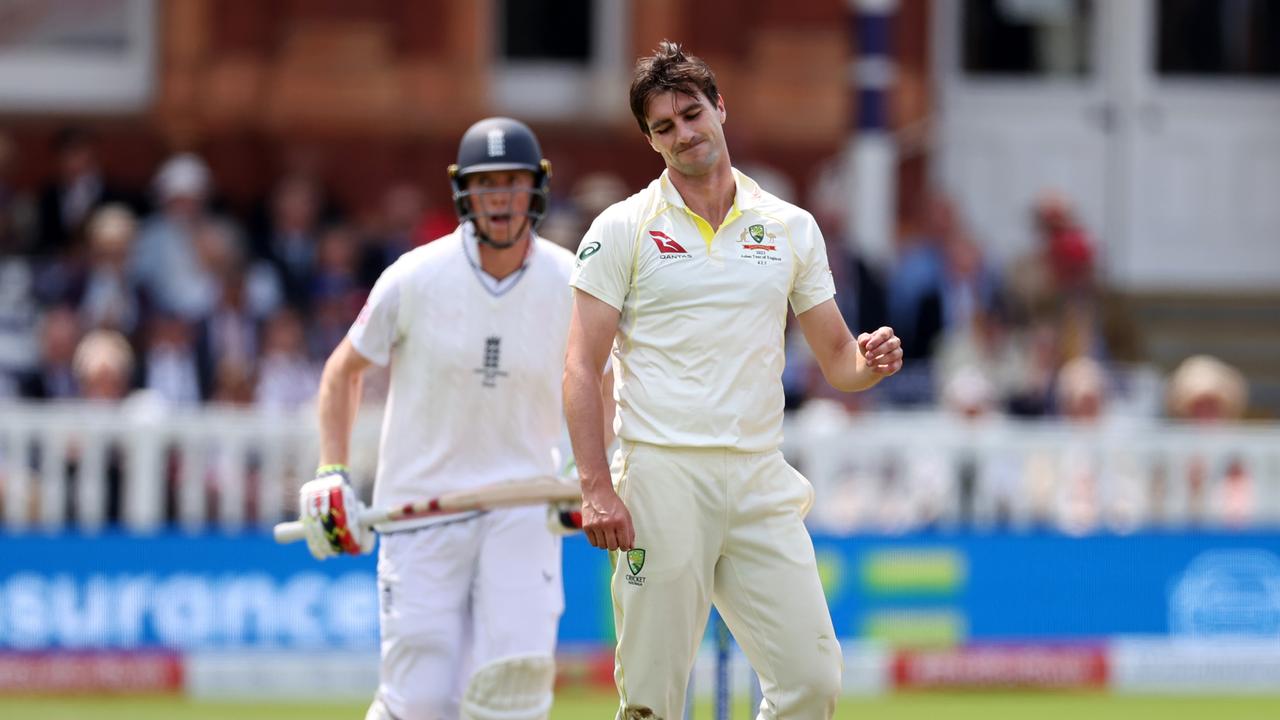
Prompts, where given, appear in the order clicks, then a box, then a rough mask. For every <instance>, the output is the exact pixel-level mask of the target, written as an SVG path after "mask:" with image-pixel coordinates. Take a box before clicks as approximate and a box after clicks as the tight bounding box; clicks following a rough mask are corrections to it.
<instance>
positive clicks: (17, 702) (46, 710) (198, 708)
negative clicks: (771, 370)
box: [0, 691, 1280, 720]
mask: <svg viewBox="0 0 1280 720" xmlns="http://www.w3.org/2000/svg"><path fill="white" fill-rule="evenodd" d="M614 703H615V700H614V698H613V696H612V695H609V694H607V693H601V692H582V691H566V692H563V693H561V694H560V696H559V697H558V699H557V703H556V707H555V709H554V710H552V712H551V717H552V719H553V720H609V718H612V717H613V711H614V707H615V704H614ZM364 710H365V706H364V705H363V704H360V703H354V704H315V705H300V704H273V703H259V702H254V703H234V702H224V703H214V702H198V703H197V702H191V701H187V700H182V699H179V698H167V697H156V698H151V697H147V698H136V697H127V698H107V697H89V698H70V699H67V698H62V699H55V698H12V697H0V717H3V718H14V719H15V720H18V719H21V720H162V719H163V720H171V719H172V720H222V719H224V718H225V719H226V720H295V719H296V720H361V718H363V717H364ZM734 711H735V712H736V713H737V714H736V716H735V718H737V720H741V719H742V718H745V717H746V702H745V700H739V701H738V702H736V703H735V704H734ZM696 717H697V718H699V719H709V718H710V717H711V713H710V708H709V707H707V706H706V705H703V706H701V707H699V709H698V714H697V716H696ZM836 717H837V718H866V719H867V720H1024V719H1025V718H1033V719H1034V720H1141V719H1142V718H1158V719H1159V720H1199V719H1200V718H1205V719H1207V720H1276V719H1277V718H1280V694H1278V695H1276V696H1274V697H1113V696H1109V695H1092V694H1079V695H1077V694H1031V693H1007V694H995V693H964V694H917V695H905V696H904V695H898V696H893V697H887V698H869V699H857V700H845V701H843V702H841V703H840V709H839V711H838V712H837V713H836Z"/></svg>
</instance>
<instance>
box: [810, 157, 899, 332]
mask: <svg viewBox="0 0 1280 720" xmlns="http://www.w3.org/2000/svg"><path fill="white" fill-rule="evenodd" d="M841 167H842V163H840V162H839V160H838V159H837V160H832V161H828V162H827V163H825V164H823V166H822V167H821V168H820V169H819V171H818V173H817V175H816V176H815V178H814V182H813V191H812V192H811V193H810V198H809V204H808V206H807V207H809V209H810V210H811V211H812V212H813V216H814V219H815V220H817V222H818V227H819V228H821V230H822V234H823V235H824V236H825V238H826V241H827V260H828V263H829V264H830V267H831V275H832V279H833V280H834V281H835V285H836V305H837V306H838V307H839V308H840V314H841V315H843V316H844V319H845V322H846V323H848V325H849V329H851V330H853V332H854V334H855V335H856V334H857V333H861V332H871V331H872V330H875V329H876V328H879V327H880V326H882V325H888V324H889V309H888V305H887V301H886V296H885V286H884V279H883V277H882V276H881V273H880V272H879V270H878V269H877V268H875V267H874V266H873V265H872V263H870V262H868V261H867V259H866V258H865V257H864V256H863V254H862V253H861V252H860V251H859V250H858V247H859V245H858V243H857V242H856V238H851V237H849V233H850V229H849V228H848V227H847V225H848V220H847V213H846V211H845V208H846V207H847V206H848V204H849V202H851V199H850V197H849V195H848V191H847V189H846V187H847V186H846V183H845V182H844V181H843V178H842V175H841V173H840V170H841ZM896 330H897V328H895V331H896ZM904 352H905V350H904Z"/></svg>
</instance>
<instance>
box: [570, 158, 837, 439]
mask: <svg viewBox="0 0 1280 720" xmlns="http://www.w3.org/2000/svg"><path fill="white" fill-rule="evenodd" d="M733 174H734V179H735V181H736V182H737V193H736V195H735V200H734V205H733V208H732V209H731V210H730V211H729V214H728V216H727V217H725V219H724V224H723V225H721V227H720V228H719V229H718V230H716V229H713V228H712V227H711V226H710V225H709V224H708V223H707V221H706V220H704V219H702V218H699V217H697V216H696V215H695V214H694V213H693V212H692V211H690V210H689V209H688V208H687V207H686V206H685V203H684V200H683V199H682V198H681V197H680V193H679V192H677V191H676V189H675V186H674V185H672V184H671V181H670V180H669V179H668V177H667V173H666V172H663V174H662V175H661V176H660V177H659V178H658V179H657V180H655V181H653V182H652V183H650V185H649V187H648V188H646V189H645V190H642V191H641V192H639V193H637V194H635V195H633V196H631V197H630V198H628V199H626V200H624V201H622V202H620V203H617V204H615V205H613V206H612V207H610V208H609V209H607V210H605V211H604V212H603V213H601V214H600V216H599V217H597V218H596V220H595V222H594V223H592V225H591V229H590V230H588V231H587V234H586V236H585V237H584V238H583V240H582V245H581V247H579V248H578V261H577V267H576V268H575V270H574V272H573V276H572V279H571V280H570V283H571V284H572V285H573V286H574V287H575V288H577V289H579V290H581V291H583V292H586V293H589V294H590V295H593V296H595V297H596V298H599V299H600V300H602V301H604V302H606V303H608V304H609V305H611V306H613V307H615V308H617V309H618V310H619V311H621V313H622V315H621V318H620V322H619V327H618V336H617V338H616V339H615V340H614V347H613V355H614V377H615V390H614V392H615V395H616V397H617V400H618V414H617V417H616V418H615V420H614V425H615V429H616V430H617V432H618V437H620V438H622V439H623V440H629V441H633V442H643V443H650V444H654V445H663V446H668V447H726V448H733V449H736V450H742V451H746V452H762V451H767V450H772V449H775V448H777V447H778V445H779V444H780V443H781V442H782V406H783V397H782V379H781V377H782V367H783V357H784V355H783V332H784V329H785V325H786V320H787V303H788V302H790V303H791V307H792V309H793V310H795V312H796V313H797V314H799V313H802V312H804V311H806V310H808V309H810V308H812V307H813V306H815V305H817V304H819V303H821V302H824V301H825V300H827V299H829V298H831V297H832V296H834V295H835V285H834V283H833V282H832V279H831V272H830V269H829V268H828V267H827V252H826V245H825V243H824V242H823V240H822V234H821V232H820V231H819V230H818V225H817V223H816V222H814V220H813V216H811V215H810V214H809V213H807V212H805V211H804V210H802V209H800V208H798V207H796V206H794V205H792V204H790V203H787V202H784V201H782V200H779V199H778V198H776V197H774V196H772V195H770V194H768V193H766V192H764V191H763V190H761V189H760V187H759V186H758V185H756V183H755V181H753V180H751V179H750V178H748V177H747V176H746V175H743V174H742V173H740V172H738V171H737V170H734V171H733Z"/></svg>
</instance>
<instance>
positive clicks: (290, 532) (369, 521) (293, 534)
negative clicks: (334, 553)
mask: <svg viewBox="0 0 1280 720" xmlns="http://www.w3.org/2000/svg"><path fill="white" fill-rule="evenodd" d="M385 520H387V512H386V511H385V510H365V511H364V512H362V513H360V520H359V522H360V525H361V527H373V525H374V524H375V523H380V522H383V521H385ZM579 525H581V523H579ZM271 534H272V535H274V536H275V539H276V542H278V543H280V544H281V545H286V544H288V543H291V542H297V541H299V540H301V539H303V538H305V537H306V536H307V531H306V530H304V529H303V528H302V521H301V520H293V521H291V522H282V523H276V526H275V527H274V528H273V529H272V530H271Z"/></svg>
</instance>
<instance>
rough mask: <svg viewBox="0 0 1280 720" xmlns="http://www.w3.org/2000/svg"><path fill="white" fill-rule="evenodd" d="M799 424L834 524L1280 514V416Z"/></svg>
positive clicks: (1270, 519)
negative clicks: (1258, 419)
mask: <svg viewBox="0 0 1280 720" xmlns="http://www.w3.org/2000/svg"><path fill="white" fill-rule="evenodd" d="M786 435H787V440H786V442H785V444H784V447H783V449H784V451H785V452H786V454H787V457H788V459H789V460H790V461H791V462H793V463H794V464H796V465H797V467H798V468H799V469H800V470H801V472H803V473H804V474H805V476H806V477H807V478H809V480H810V481H811V482H812V483H813V484H814V487H815V490H816V497H817V500H816V503H815V506H814V508H813V510H812V511H811V513H810V516H809V522H810V524H811V525H812V526H814V527H817V528H822V529H827V530H832V531H855V530H868V531H876V532H886V531H887V532H904V531H910V530H917V529H928V528H934V529H947V528H953V527H958V526H970V527H976V528H979V529H983V528H989V529H995V528H1001V527H1004V528H1012V529H1024V530H1026V529H1035V528H1048V529H1056V530H1060V531H1066V532H1090V531H1093V530H1099V529H1102V530H1113V531H1131V530H1136V529H1139V528H1187V527H1201V528H1218V529H1233V528H1234V529H1244V528H1252V527H1270V528H1274V527H1280V423H1249V424H1235V425H1221V426H1202V425H1185V424H1178V423H1170V422H1167V421H1163V420H1158V419H1153V418H1137V417H1111V418H1105V419H1103V420H1102V421H1100V422H1098V423H1096V424H1092V425H1081V424H1071V423H1066V422H1063V421H1060V420H1051V421H1050V420H1046V421H1026V420H1021V421H1019V420H1015V419H1011V418H1007V417H1000V416H991V417H986V418H982V419H979V420H974V421H966V420H964V419H962V418H957V417H955V416H952V415H947V414H944V413H875V414H866V415H861V416H856V417H852V418H851V417H849V416H847V415H846V414H844V412H843V411H842V410H840V409H838V408H834V409H833V408H831V407H829V406H823V405H811V406H809V407H807V408H806V409H805V410H802V411H801V412H799V413H797V414H795V415H793V416H791V417H789V418H788V422H787V431H786Z"/></svg>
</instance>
